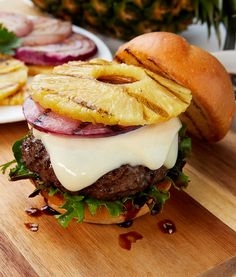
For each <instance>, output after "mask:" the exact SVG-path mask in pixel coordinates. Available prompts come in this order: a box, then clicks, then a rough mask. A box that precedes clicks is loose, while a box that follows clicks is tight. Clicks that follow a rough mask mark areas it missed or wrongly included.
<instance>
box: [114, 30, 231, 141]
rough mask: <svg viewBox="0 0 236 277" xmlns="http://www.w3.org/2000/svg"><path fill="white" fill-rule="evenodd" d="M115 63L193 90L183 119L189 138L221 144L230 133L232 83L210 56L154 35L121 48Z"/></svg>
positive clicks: (160, 34) (164, 35)
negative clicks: (157, 75) (158, 76)
mask: <svg viewBox="0 0 236 277" xmlns="http://www.w3.org/2000/svg"><path fill="white" fill-rule="evenodd" d="M115 60H116V61H117V62H122V63H126V64H133V65H137V66H142V67H144V68H147V69H149V70H151V71H153V72H155V73H157V74H161V75H163V76H165V77H167V78H169V79H171V80H173V81H175V82H176V83H179V84H180V85H182V86H184V87H186V88H188V89H190V90H191V91H192V95H193V100H192V103H191V105H190V106H189V108H188V109H187V111H186V112H185V113H184V114H183V115H181V119H182V121H184V122H185V123H186V124H187V125H188V130H189V133H190V134H192V135H194V136H196V137H198V138H201V139H204V140H207V141H218V140H220V139H221V138H223V137H224V136H225V134H226V133H227V131H228V130H229V128H230V125H231V122H232V118H233V114H234V110H235V102H234V93H233V87H232V83H231V81H230V78H229V75H228V73H227V72H226V70H225V68H224V67H223V65H222V64H221V63H220V62H219V61H218V60H217V59H216V58H215V57H214V56H212V55H211V54H209V53H208V52H206V51H204V50H202V49H200V48H198V47H196V46H193V45H190V44H189V43H188V42H187V41H186V40H185V39H184V38H182V37H180V36H178V35H175V34H173V33H167V32H154V33H148V34H144V35H141V36H138V37H136V38H134V39H133V40H131V41H129V42H128V43H126V44H124V45H122V46H121V47H120V48H119V49H118V51H117V53H116V55H115Z"/></svg>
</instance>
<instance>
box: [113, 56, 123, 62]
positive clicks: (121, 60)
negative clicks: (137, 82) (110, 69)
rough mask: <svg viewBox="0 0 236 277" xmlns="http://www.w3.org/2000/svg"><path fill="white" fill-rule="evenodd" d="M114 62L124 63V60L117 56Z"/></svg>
mask: <svg viewBox="0 0 236 277" xmlns="http://www.w3.org/2000/svg"><path fill="white" fill-rule="evenodd" d="M114 60H115V61H117V62H118V63H124V60H123V59H121V57H119V56H115V59H114Z"/></svg>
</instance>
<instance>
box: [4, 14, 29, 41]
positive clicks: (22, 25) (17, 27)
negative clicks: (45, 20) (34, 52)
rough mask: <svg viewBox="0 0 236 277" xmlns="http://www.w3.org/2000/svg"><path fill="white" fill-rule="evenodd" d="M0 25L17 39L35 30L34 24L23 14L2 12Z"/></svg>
mask: <svg viewBox="0 0 236 277" xmlns="http://www.w3.org/2000/svg"><path fill="white" fill-rule="evenodd" d="M0 23H2V24H3V25H4V26H5V27H6V28H7V29H8V30H9V31H11V32H13V33H15V34H16V36H17V37H24V36H26V35H28V34H29V33H30V32H31V31H32V30H33V23H32V21H31V20H30V19H28V18H27V17H26V16H24V15H22V14H16V13H10V12H2V11H1V12H0Z"/></svg>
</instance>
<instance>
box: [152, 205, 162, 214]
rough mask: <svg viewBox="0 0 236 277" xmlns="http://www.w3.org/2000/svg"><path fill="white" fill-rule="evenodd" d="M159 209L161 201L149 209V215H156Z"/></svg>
mask: <svg viewBox="0 0 236 277" xmlns="http://www.w3.org/2000/svg"><path fill="white" fill-rule="evenodd" d="M161 210H162V205H161V203H157V204H155V205H154V206H153V208H152V209H151V215H157V214H159V213H160V212H161Z"/></svg>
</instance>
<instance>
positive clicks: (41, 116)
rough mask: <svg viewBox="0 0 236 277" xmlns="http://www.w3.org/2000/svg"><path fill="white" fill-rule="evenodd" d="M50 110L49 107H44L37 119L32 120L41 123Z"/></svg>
mask: <svg viewBox="0 0 236 277" xmlns="http://www.w3.org/2000/svg"><path fill="white" fill-rule="evenodd" d="M50 112H51V109H46V110H45V111H44V112H43V113H42V114H40V115H39V117H38V118H37V119H35V120H34V123H35V124H36V123H40V124H41V123H42V122H43V120H44V118H45V117H47V116H48V114H49V113H50Z"/></svg>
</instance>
